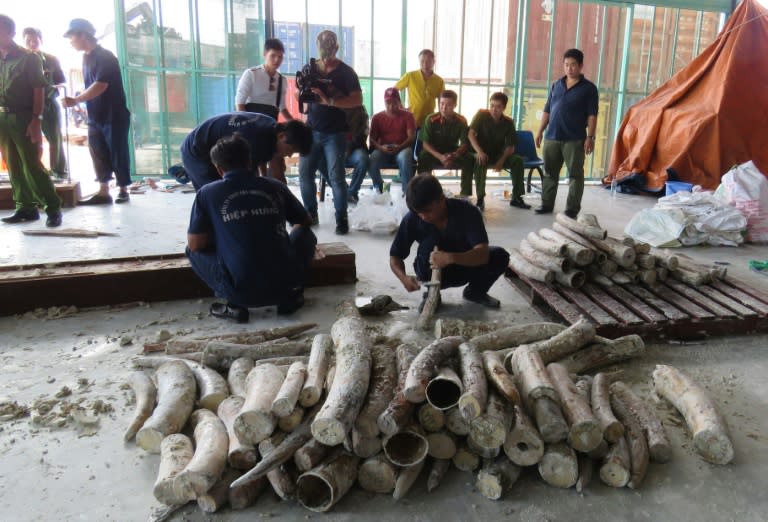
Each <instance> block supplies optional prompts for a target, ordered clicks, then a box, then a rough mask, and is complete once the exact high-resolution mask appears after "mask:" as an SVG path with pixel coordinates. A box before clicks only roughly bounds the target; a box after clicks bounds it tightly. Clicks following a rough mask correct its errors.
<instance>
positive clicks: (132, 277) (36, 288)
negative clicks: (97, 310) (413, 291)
mask: <svg viewBox="0 0 768 522" xmlns="http://www.w3.org/2000/svg"><path fill="white" fill-rule="evenodd" d="M320 247H321V248H322V250H323V252H324V253H325V258H324V259H321V260H319V261H313V262H312V264H311V265H310V269H309V274H308V278H307V279H308V281H307V285H308V286H326V285H343V284H353V283H354V282H355V281H356V280H357V272H356V267H355V253H354V252H353V251H352V250H351V249H350V248H349V247H348V246H347V245H346V244H344V243H324V244H321V245H320ZM211 295H213V293H212V292H211V289H210V288H208V287H207V286H206V285H205V283H203V282H202V280H201V279H200V278H199V277H197V275H196V274H195V273H194V272H193V271H192V267H191V266H190V265H189V261H188V260H187V258H186V256H185V255H184V254H169V255H156V256H146V257H129V258H119V259H104V260H90V261H77V262H65V263H49V264H45V265H27V266H6V267H0V315H11V314H18V313H23V312H27V311H29V310H34V309H36V308H48V307H51V306H70V305H74V306H77V307H81V308H82V307H92V306H105V305H115V304H120V303H130V302H135V301H145V302H152V301H171V300H174V299H193V298H199V297H208V296H211Z"/></svg>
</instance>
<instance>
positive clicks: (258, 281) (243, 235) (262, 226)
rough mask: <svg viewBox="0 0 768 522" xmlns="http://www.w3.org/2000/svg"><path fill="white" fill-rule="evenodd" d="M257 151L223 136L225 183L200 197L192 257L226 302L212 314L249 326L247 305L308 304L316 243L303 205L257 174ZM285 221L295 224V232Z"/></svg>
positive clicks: (218, 157) (214, 154)
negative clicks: (306, 293) (253, 153)
mask: <svg viewBox="0 0 768 522" xmlns="http://www.w3.org/2000/svg"><path fill="white" fill-rule="evenodd" d="M250 158H251V150H250V147H249V146H248V142H247V141H246V140H244V139H243V138H241V137H240V136H238V135H233V136H229V137H226V138H222V139H221V140H219V141H218V143H216V145H215V146H214V147H213V148H212V149H211V160H212V161H213V164H214V165H215V166H216V169H217V171H218V172H219V174H220V175H221V177H222V179H220V180H218V181H214V182H211V183H208V184H207V185H204V186H203V187H202V188H201V189H200V190H199V191H198V192H197V196H196V197H195V203H194V205H193V206H192V214H191V217H190V221H189V229H188V231H187V257H189V262H190V264H191V265H192V269H193V270H194V271H195V273H196V274H197V275H198V276H199V277H200V278H201V279H202V280H203V281H205V282H206V284H207V285H208V286H210V287H211V289H213V291H214V292H215V293H216V295H217V296H219V297H222V298H224V299H226V300H227V302H226V303H214V304H212V305H211V309H210V312H211V315H213V316H216V317H222V318H228V319H234V320H236V321H237V322H241V323H244V322H247V321H248V315H249V314H248V307H259V306H269V305H275V304H276V305H277V313H279V314H291V313H293V312H295V311H296V310H298V309H299V308H301V306H303V305H304V278H305V274H306V272H307V268H308V267H309V263H310V261H311V260H312V257H313V256H314V253H315V247H316V245H317V238H316V237H315V235H314V234H313V233H312V230H311V229H310V228H309V227H310V225H311V223H312V221H311V218H310V216H309V214H308V213H307V212H306V210H304V207H303V206H302V204H301V202H299V200H298V199H296V197H295V196H294V195H293V194H292V193H291V191H290V190H289V189H288V187H287V186H286V185H284V184H283V183H280V182H279V181H277V180H274V179H271V178H266V177H261V176H257V175H256V174H255V173H254V172H253V170H251V168H250ZM286 221H287V222H288V223H290V224H291V225H292V229H291V232H290V234H288V232H287V231H286V225H285V224H286Z"/></svg>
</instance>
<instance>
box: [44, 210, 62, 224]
mask: <svg viewBox="0 0 768 522" xmlns="http://www.w3.org/2000/svg"><path fill="white" fill-rule="evenodd" d="M45 226H46V227H48V228H56V227H59V226H61V210H57V211H56V212H51V213H50V214H48V219H46V220H45Z"/></svg>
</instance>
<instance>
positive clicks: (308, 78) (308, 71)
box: [296, 58, 328, 114]
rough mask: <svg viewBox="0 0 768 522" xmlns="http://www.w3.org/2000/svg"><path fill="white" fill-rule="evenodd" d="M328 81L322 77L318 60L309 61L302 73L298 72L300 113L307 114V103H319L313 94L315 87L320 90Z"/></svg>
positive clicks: (297, 83) (297, 84)
mask: <svg viewBox="0 0 768 522" xmlns="http://www.w3.org/2000/svg"><path fill="white" fill-rule="evenodd" d="M324 83H328V80H325V79H323V77H322V76H321V75H320V69H319V68H318V66H317V60H315V59H314V58H310V59H309V63H308V64H306V65H304V67H302V68H301V70H300V71H296V87H297V88H298V89H299V112H300V113H302V114H306V111H305V110H304V104H305V103H313V102H316V101H318V99H319V98H318V97H317V95H316V94H315V93H313V92H312V88H313V87H317V88H320V87H321V86H322V85H323V84H324Z"/></svg>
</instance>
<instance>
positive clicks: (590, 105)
mask: <svg viewBox="0 0 768 522" xmlns="http://www.w3.org/2000/svg"><path fill="white" fill-rule="evenodd" d="M565 82H566V76H563V77H562V78H560V79H559V80H557V81H556V82H555V83H553V84H552V87H551V88H550V90H549V97H548V98H547V103H546V104H545V105H544V112H547V113H549V124H548V125H547V130H546V132H545V133H544V137H545V138H546V139H548V140H557V141H572V140H583V139H585V138H586V137H587V118H588V117H589V116H597V109H598V105H599V102H600V97H599V95H598V93H597V87H596V86H595V84H594V83H592V82H590V81H589V80H587V79H586V78H584V75H583V74H582V75H581V77H580V80H579V82H578V83H577V84H576V85H574V86H573V87H571V88H570V89H568V88H567V87H566V83H565Z"/></svg>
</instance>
